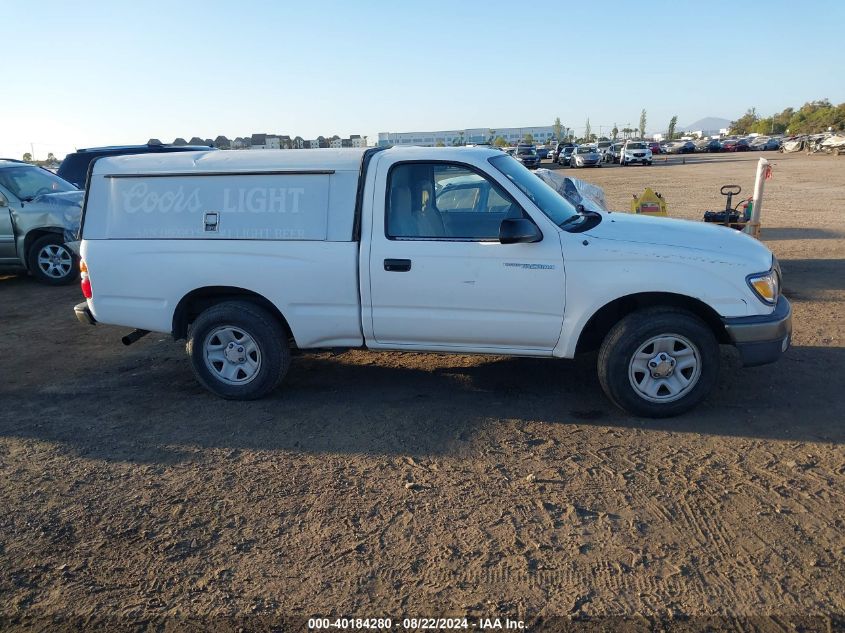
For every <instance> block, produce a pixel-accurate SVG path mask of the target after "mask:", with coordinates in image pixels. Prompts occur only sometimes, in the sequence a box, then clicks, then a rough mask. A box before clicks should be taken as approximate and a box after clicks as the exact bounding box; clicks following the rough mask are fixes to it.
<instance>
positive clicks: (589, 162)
mask: <svg viewBox="0 0 845 633" xmlns="http://www.w3.org/2000/svg"><path fill="white" fill-rule="evenodd" d="M601 163H602V153H601V152H600V151H599V150H598V149H596V148H595V147H593V146H592V145H579V146H578V147H576V148H575V151H574V152H572V155H571V156H570V157H569V166H570V167H601Z"/></svg>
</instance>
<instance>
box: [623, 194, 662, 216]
mask: <svg viewBox="0 0 845 633" xmlns="http://www.w3.org/2000/svg"><path fill="white" fill-rule="evenodd" d="M631 213H641V214H642V215H654V216H659V217H662V218H666V217H669V214H668V213H667V212H666V201H665V200H664V199H663V196H661V195H660V194H659V193H657V192H655V191H654V190H652V188H651V187H646V189H645V191H643V193H642V195H640V196H637V195H634V199H633V200H631Z"/></svg>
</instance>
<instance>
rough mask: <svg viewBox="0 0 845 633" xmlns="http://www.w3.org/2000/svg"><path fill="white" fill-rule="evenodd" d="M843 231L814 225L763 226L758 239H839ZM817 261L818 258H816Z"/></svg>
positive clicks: (842, 236) (841, 237)
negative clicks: (818, 227)
mask: <svg viewBox="0 0 845 633" xmlns="http://www.w3.org/2000/svg"><path fill="white" fill-rule="evenodd" d="M843 238H845V233H842V232H841V231H831V230H828V229H817V228H814V227H810V226H807V227H803V226H802V227H773V228H768V227H765V226H764V227H763V229H762V231H761V233H760V239H762V240H763V241H766V242H768V241H773V242H774V241H778V240H841V239H843ZM816 261H818V260H816Z"/></svg>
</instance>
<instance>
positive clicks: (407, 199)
mask: <svg viewBox="0 0 845 633" xmlns="http://www.w3.org/2000/svg"><path fill="white" fill-rule="evenodd" d="M81 254H82V260H83V263H82V271H83V273H82V275H83V279H82V288H83V293H84V295H85V297H86V301H85V303H82V304H80V305H78V306H76V314H77V316H78V318H79V319H80V320H81V321H83V322H86V323H97V322H99V323H109V324H115V325H123V326H128V327H132V328H136V329H135V331H134V332H132V333H131V334H129V335H128V336H127V337H125V342H127V343H130V342H132V341H133V340H136V339H137V338H139V337H140V336H143V335H144V334H145V333H147V332H148V331H157V332H170V333H171V334H172V335H173V337H174V338H175V339H187V351H188V354H189V357H190V360H191V364H192V366H193V369H194V372H195V374H196V376H197V378H198V379H199V381H200V382H201V383H202V384H203V385H204V386H205V387H207V388H208V389H209V390H210V391H212V392H214V393H216V394H218V395H220V396H222V397H225V398H234V399H247V398H257V397H261V396H263V395H265V394H267V393H268V392H270V391H271V390H273V389H275V388H276V386H277V385H278V384H279V382H280V381H281V379H282V378H283V377H284V375H285V373H286V372H287V370H288V366H289V363H290V357H291V348H293V347H295V348H298V349H300V350H306V349H320V348H323V349H324V348H354V347H367V348H370V349H389V350H407V351H415V352H420V351H425V352H454V353H480V354H510V355H515V356H545V357H549V358H573V357H574V356H575V355H576V354H578V353H581V352H585V351H588V350H591V349H599V354H598V373H599V377H600V381H601V384H602V386H603V388H604V390H605V391H606V393H607V394H608V396H609V397H610V398H611V399H612V400H613V402H615V403H616V404H617V405H619V406H620V407H622V408H624V409H626V410H628V411H631V412H633V413H636V414H641V415H648V416H668V415H675V414H678V413H680V412H682V411H684V410H687V409H689V408H690V407H692V406H693V405H694V404H696V403H697V402H699V401H700V400H701V399H702V398H704V397H705V396H706V395H707V393H708V392H709V391H710V390H711V388H712V387H713V385H714V384H715V381H716V377H717V373H718V364H719V344H720V343H728V344H733V345H735V346H736V347H737V348H738V349H739V351H740V354H741V355H742V358H743V360H744V361H745V363H746V364H762V363H767V362H771V361H774V360H775V359H777V358H778V357H779V356H780V354H781V352H782V351H784V350H785V349H786V348H787V346H788V345H789V341H790V334H791V310H790V306H789V303H788V302H787V300H786V299H785V298H784V297H782V296H780V294H779V288H780V271H779V268H778V265H777V262H776V261H775V260H774V258H773V257H772V254H771V252H770V251H769V250H768V249H766V247H765V246H763V245H762V244H761V243H759V242H758V241H756V240H754V239H752V238H750V237H748V236H746V235H743V234H742V233H738V232H736V231H733V230H729V229H727V228H725V227H719V226H712V225H706V224H704V223H693V222H685V221H680V220H670V219H662V218H650V217H643V216H634V215H628V214H624V213H597V212H594V211H586V210H583V209H581V208H576V207H573V206H572V205H571V204H570V203H569V202H567V201H566V200H565V199H564V198H563V197H561V196H560V195H558V194H557V193H556V192H555V191H554V190H553V189H551V188H550V187H548V186H547V185H546V184H545V183H543V182H542V181H541V180H540V179H539V178H537V177H536V176H535V175H534V174H532V173H531V172H529V171H528V170H527V169H526V168H525V167H524V166H523V165H521V164H520V163H519V162H517V161H516V160H515V159H514V158H512V157H510V156H508V155H506V154H503V153H502V152H500V151H497V150H494V149H486V148H422V147H408V148H399V147H394V148H391V149H386V150H379V149H366V150H365V149H348V150H297V151H274V150H268V151H261V150H254V151H248V152H237V151H215V152H205V153H203V152H197V153H184V154H168V155H141V156H124V157H119V158H103V159H100V160H98V161H97V162H96V163H95V164H94V167H93V171H92V174H91V180H90V186H89V190H88V197H87V201H86V204H85V209H84V216H83V228H82V243H81Z"/></svg>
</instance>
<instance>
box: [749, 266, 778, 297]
mask: <svg viewBox="0 0 845 633" xmlns="http://www.w3.org/2000/svg"><path fill="white" fill-rule="evenodd" d="M748 285H749V286H751V289H752V290H753V291H754V294H756V295H757V296H758V297H759V298H760V300H761V301H762V302H763V303H765V304H768V305H775V304H776V303H777V301H778V293H779V292H780V277H779V275H778V273H777V271H776V270H775V269H774V268H772V269H771V270H770V271H769V272H766V273H759V274H757V275H749V276H748Z"/></svg>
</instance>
